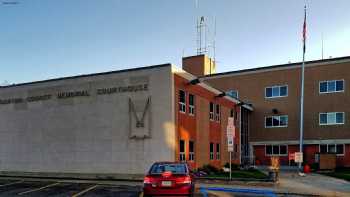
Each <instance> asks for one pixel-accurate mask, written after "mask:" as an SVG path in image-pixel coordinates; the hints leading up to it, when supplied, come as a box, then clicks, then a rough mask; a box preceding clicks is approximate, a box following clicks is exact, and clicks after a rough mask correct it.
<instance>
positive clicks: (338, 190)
mask: <svg viewBox="0 0 350 197" xmlns="http://www.w3.org/2000/svg"><path fill="white" fill-rule="evenodd" d="M197 187H199V188H200V187H204V188H208V187H217V188H235V189H247V188H249V189H258V190H259V189H260V190H270V191H273V192H274V193H276V194H282V195H291V194H295V195H297V196H303V195H306V196H307V195H311V196H339V197H349V196H350V183H349V182H347V181H344V180H341V179H336V178H332V177H328V176H324V175H320V174H308V175H306V176H305V177H300V176H299V175H298V173H297V171H290V170H287V171H282V172H280V179H279V182H278V183H275V184H259V183H256V184H249V183H241V184H240V183H237V182H231V183H226V184H224V183H221V184H220V183H210V184H207V183H199V184H198V185H197Z"/></svg>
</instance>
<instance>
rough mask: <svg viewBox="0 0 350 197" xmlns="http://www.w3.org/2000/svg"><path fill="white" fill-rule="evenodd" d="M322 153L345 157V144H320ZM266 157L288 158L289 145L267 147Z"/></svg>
mask: <svg viewBox="0 0 350 197" xmlns="http://www.w3.org/2000/svg"><path fill="white" fill-rule="evenodd" d="M319 152H320V153H336V154H337V155H344V152H345V145H344V144H320V145H319ZM265 155H267V156H287V155H288V146H287V145H265Z"/></svg>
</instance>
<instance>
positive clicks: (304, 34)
mask: <svg viewBox="0 0 350 197" xmlns="http://www.w3.org/2000/svg"><path fill="white" fill-rule="evenodd" d="M304 12H305V13H304V25H303V44H304V46H303V49H304V54H305V42H306V6H305V7H304Z"/></svg>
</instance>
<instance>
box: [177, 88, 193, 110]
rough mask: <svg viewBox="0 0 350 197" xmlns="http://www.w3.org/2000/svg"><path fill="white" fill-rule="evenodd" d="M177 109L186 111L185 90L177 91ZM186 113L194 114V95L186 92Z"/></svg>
mask: <svg viewBox="0 0 350 197" xmlns="http://www.w3.org/2000/svg"><path fill="white" fill-rule="evenodd" d="M179 111H180V112H182V113H186V92H185V91H183V90H180V91H179ZM188 114H189V115H192V116H194V114H195V96H194V95H193V94H188Z"/></svg>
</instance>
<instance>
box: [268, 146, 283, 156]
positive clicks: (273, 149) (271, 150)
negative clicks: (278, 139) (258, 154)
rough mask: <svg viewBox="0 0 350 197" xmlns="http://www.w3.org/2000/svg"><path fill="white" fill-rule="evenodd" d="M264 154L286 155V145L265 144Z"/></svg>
mask: <svg viewBox="0 0 350 197" xmlns="http://www.w3.org/2000/svg"><path fill="white" fill-rule="evenodd" d="M265 155H268V156H286V155H288V150H287V145H266V146H265Z"/></svg>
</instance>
